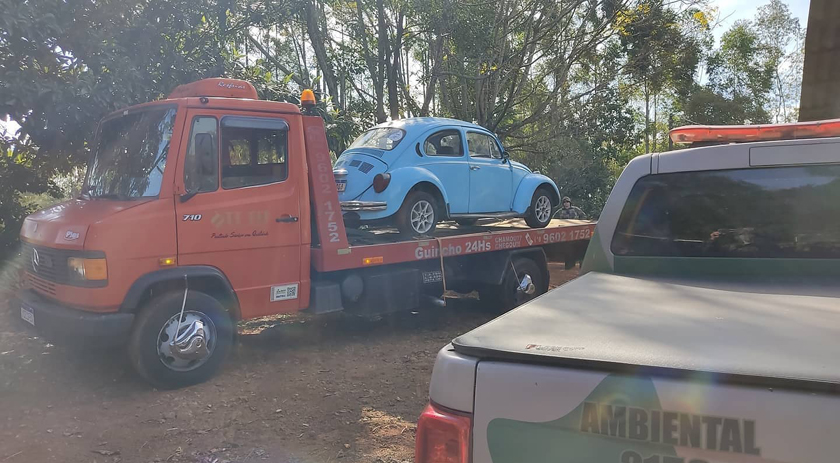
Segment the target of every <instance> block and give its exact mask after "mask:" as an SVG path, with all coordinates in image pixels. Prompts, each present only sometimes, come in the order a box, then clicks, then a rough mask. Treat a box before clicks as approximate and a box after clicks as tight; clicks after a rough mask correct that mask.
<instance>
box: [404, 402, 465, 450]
mask: <svg viewBox="0 0 840 463" xmlns="http://www.w3.org/2000/svg"><path fill="white" fill-rule="evenodd" d="M471 428H472V417H471V416H470V415H468V414H465V413H459V412H454V411H451V410H447V409H445V408H443V407H440V406H438V405H434V404H431V403H430V404H429V405H427V406H426V409H425V410H423V413H422V414H421V415H420V419H419V420H418V421H417V440H416V441H415V444H414V461H415V463H469V461H470V429H471Z"/></svg>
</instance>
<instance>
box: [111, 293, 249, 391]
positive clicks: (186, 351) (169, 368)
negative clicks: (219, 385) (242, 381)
mask: <svg viewBox="0 0 840 463" xmlns="http://www.w3.org/2000/svg"><path fill="white" fill-rule="evenodd" d="M183 298H184V293H183V292H181V291H172V292H168V293H165V294H162V295H160V296H158V297H155V298H153V299H151V300H150V301H149V302H148V303H147V304H146V305H145V306H144V307H143V309H142V311H141V312H140V314H139V315H138V316H137V318H136V319H135V323H134V327H133V329H132V333H131V338H130V340H129V345H128V349H129V350H128V352H129V356H130V357H131V363H132V365H133V366H134V369H135V370H137V372H138V373H139V374H140V376H142V377H143V378H144V379H146V380H147V381H149V382H150V383H152V384H153V385H155V386H157V387H160V388H167V389H169V388H178V387H184V386H189V385H192V384H197V383H200V382H203V381H206V380H207V379H209V378H210V377H212V376H213V374H215V373H216V371H217V370H218V369H219V366H221V364H222V361H223V360H224V359H225V357H227V354H228V353H229V352H230V349H231V346H232V345H233V338H234V329H235V328H234V325H233V321H232V320H231V318H230V316H229V315H228V313H227V312H226V311H225V309H224V308H223V307H222V305H221V304H220V303H219V301H217V300H216V299H214V298H213V297H211V296H209V295H207V294H205V293H202V292H198V291H189V292H188V294H187V300H186V304H185V305H184V315H183V317H182V318H181V320H180V323H179V321H178V318H179V316H180V314H181V304H182V303H183V300H184V299H183Z"/></svg>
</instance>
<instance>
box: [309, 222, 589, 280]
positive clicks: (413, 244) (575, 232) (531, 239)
mask: <svg viewBox="0 0 840 463" xmlns="http://www.w3.org/2000/svg"><path fill="white" fill-rule="evenodd" d="M594 230H595V222H594V221H588V220H560V219H555V220H552V221H551V222H550V223H549V224H548V226H546V227H545V228H530V227H528V225H526V224H525V222H524V221H523V220H521V219H513V220H503V221H498V220H491V219H484V220H480V221H479V222H477V223H476V225H473V226H469V227H462V226H457V225H450V224H440V225H438V228H437V229H436V230H435V233H434V235H433V236H429V237H418V238H411V237H406V236H405V235H401V234H399V233H397V232H396V231H395V230H393V229H373V230H348V231H347V239H348V242H349V244H350V246H349V247H347V248H344V249H335V250H327V249H322V248H320V247H313V248H312V264H313V266H314V267H315V269H316V270H318V271H334V270H344V269H350V268H358V267H369V266H377V265H387V264H396V263H402V262H412V261H421V260H427V259H440V258H441V257H444V258H446V257H453V256H463V255H468V254H476V253H483V252H493V251H501V250H509V249H520V248H528V247H534V246H546V245H551V244H560V243H571V242H575V241H580V242H582V243H586V242H588V241H589V239H590V238H591V237H592V233H593V232H594Z"/></svg>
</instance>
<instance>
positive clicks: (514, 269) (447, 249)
mask: <svg viewBox="0 0 840 463" xmlns="http://www.w3.org/2000/svg"><path fill="white" fill-rule="evenodd" d="M301 101H302V107H303V109H301V108H300V107H298V106H296V105H293V104H290V103H280V102H272V101H263V100H259V99H258V97H257V92H256V90H255V89H254V87H253V86H252V85H251V84H250V83H248V82H245V81H241V80H234V79H205V80H202V81H198V82H194V83H191V84H187V85H182V86H180V87H178V88H176V89H175V90H174V91H173V92H172V94H171V95H169V97H168V98H167V99H164V100H160V101H155V102H151V103H145V104H140V105H137V106H132V107H130V108H127V109H124V110H120V111H117V112H115V113H113V114H110V115H109V116H107V117H106V118H104V119H103V120H102V122H101V123H100V124H99V127H98V130H97V136H96V140H95V142H94V145H93V149H92V154H91V158H90V162H89V164H88V168H87V174H86V177H85V182H84V186H83V189H82V193H81V195H80V196H79V197H78V198H76V199H73V200H70V201H67V202H64V203H61V204H59V205H56V206H53V207H51V208H49V209H46V210H43V211H40V212H37V213H35V214H32V215H31V216H29V217H27V218H26V220H25V222H24V224H23V227H22V230H21V240H22V242H23V253H24V258H25V262H26V267H25V270H26V271H25V278H24V286H23V289H22V290H21V291H20V292H19V293H18V294H17V295H16V297H15V298H14V299H13V300H12V301H11V304H12V305H13V306H14V307H13V309H14V310H19V311H20V314H21V318H22V319H23V320H24V321H26V322H28V323H29V324H31V325H33V326H34V327H35V329H37V330H39V331H40V332H42V333H44V335H45V336H46V337H47V338H50V339H56V340H59V341H62V340H68V339H69V340H82V341H83V342H85V343H93V342H107V343H112V342H124V343H127V345H128V353H129V357H130V359H131V362H132V364H133V366H134V367H135V368H136V370H137V371H138V372H139V373H140V375H141V376H143V377H144V378H145V379H146V380H148V381H149V382H151V383H153V384H155V385H157V386H161V387H179V386H184V385H188V384H194V383H197V382H201V381H204V380H206V379H208V378H209V377H211V376H212V375H213V374H214V373H215V371H216V370H217V369H218V367H219V365H220V364H221V362H222V361H223V360H224V358H225V356H226V354H227V353H228V352H229V350H230V348H231V346H232V344H233V342H234V340H235V334H236V328H235V326H236V322H238V321H240V320H246V319H251V318H255V317H261V316H266V315H275V314H290V313H296V312H300V311H306V312H308V313H311V314H323V313H328V312H337V311H345V312H348V313H352V314H359V315H368V314H379V313H385V312H394V311H398V310H412V309H415V308H417V307H418V306H419V305H420V304H421V303H422V302H423V301H424V300H427V301H428V302H430V303H436V304H438V305H444V304H445V298H444V295H445V293H446V292H447V290H453V291H458V292H470V291H478V294H479V297H480V298H481V299H484V300H485V301H487V303H488V304H492V305H495V306H497V307H499V308H510V307H513V306H515V305H517V304H519V303H521V302H524V301H525V300H528V299H531V298H533V297H535V296H537V295H539V294H542V293H544V292H545V291H546V290H547V288H548V278H549V276H548V271H547V264H546V262H547V260H548V258H552V259H561V260H564V261H566V262H575V261H576V260H578V259H579V258H580V257H582V254H583V252H585V248H586V245H587V243H588V241H589V238H590V236H591V235H592V232H593V230H594V227H595V224H594V223H593V222H585V221H559V220H555V221H552V222H551V223H550V224H549V225H548V226H547V227H546V228H543V229H530V228H527V226H525V225H524V223H523V224H519V223H518V222H515V221H514V222H506V223H502V224H490V225H480V224H479V225H478V226H473V227H455V226H454V225H453V226H452V227H450V228H449V229H446V228H445V227H442V228H441V229H439V230H438V231H437V232H436V233H435V234H434V235H433V236H428V237H424V238H419V239H417V238H415V239H409V238H406V237H405V236H402V237H401V236H400V235H399V234H397V233H394V232H390V231H388V230H378V231H367V230H352V229H350V230H347V229H345V226H344V222H343V220H342V213H341V208H340V204H339V201H338V195H337V191H336V184H335V178H334V177H333V172H332V158H331V157H330V152H329V148H328V145H327V137H326V132H325V129H324V123H323V120H322V119H321V118H320V117H319V116H317V115H315V114H314V111H313V107H314V104H315V100H314V96H313V95H312V93H311V91H304V94H303V95H302V98H301ZM444 210H445V208H444Z"/></svg>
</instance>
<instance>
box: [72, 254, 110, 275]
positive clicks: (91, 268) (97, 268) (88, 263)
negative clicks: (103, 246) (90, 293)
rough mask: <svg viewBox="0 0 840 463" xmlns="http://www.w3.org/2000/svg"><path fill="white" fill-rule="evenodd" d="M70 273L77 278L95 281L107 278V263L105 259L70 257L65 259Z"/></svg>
mask: <svg viewBox="0 0 840 463" xmlns="http://www.w3.org/2000/svg"><path fill="white" fill-rule="evenodd" d="M67 266H68V267H69V269H70V274H71V275H72V277H73V278H75V279H77V280H86V281H95V280H107V279H108V264H107V263H105V259H86V258H84V257H71V258H69V259H67Z"/></svg>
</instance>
